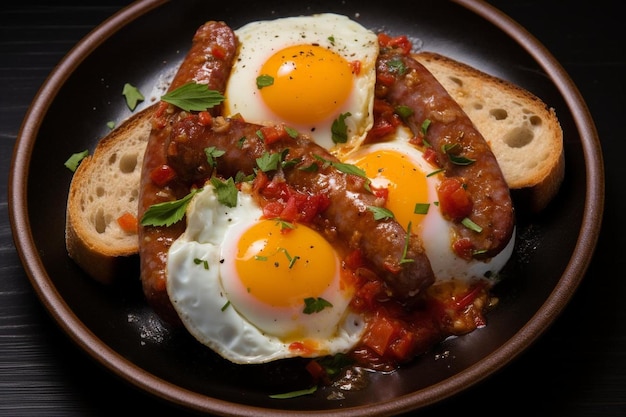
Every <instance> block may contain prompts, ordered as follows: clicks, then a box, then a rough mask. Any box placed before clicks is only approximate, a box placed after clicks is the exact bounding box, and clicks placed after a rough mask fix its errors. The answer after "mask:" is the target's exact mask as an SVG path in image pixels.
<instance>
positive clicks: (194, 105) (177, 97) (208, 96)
mask: <svg viewBox="0 0 626 417" xmlns="http://www.w3.org/2000/svg"><path fill="white" fill-rule="evenodd" d="M161 100H163V101H165V102H167V103H170V104H173V105H175V106H177V107H180V108H181V109H183V110H185V111H205V110H207V109H210V108H212V107H215V106H217V105H218V104H220V103H221V102H222V101H224V96H223V95H222V94H220V92H219V91H215V90H209V87H208V86H207V85H206V84H198V83H194V82H191V83H187V84H184V85H181V86H180V87H178V88H177V89H175V90H172V91H170V92H169V93H167V94H165V95H164V96H162V97H161Z"/></svg>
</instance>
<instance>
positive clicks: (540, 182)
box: [413, 51, 565, 213]
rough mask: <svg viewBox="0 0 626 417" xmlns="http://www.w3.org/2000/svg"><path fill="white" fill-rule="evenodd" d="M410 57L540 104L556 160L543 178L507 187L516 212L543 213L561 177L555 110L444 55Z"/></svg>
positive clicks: (562, 166) (422, 53) (561, 156)
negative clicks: (549, 127)
mask: <svg viewBox="0 0 626 417" xmlns="http://www.w3.org/2000/svg"><path fill="white" fill-rule="evenodd" d="M413 56H414V58H415V59H416V60H418V61H420V62H423V61H424V60H426V61H428V60H438V61H440V62H443V63H444V64H445V65H447V66H449V67H451V68H454V70H455V71H458V72H460V73H464V74H466V75H468V76H471V77H478V78H480V79H483V80H485V82H487V83H491V84H494V85H497V86H499V87H500V88H503V89H505V90H506V91H507V92H508V93H509V94H511V95H512V96H517V97H518V98H520V99H522V100H527V101H528V102H534V103H535V104H538V105H541V106H543V107H544V108H545V110H546V112H547V115H548V117H549V120H547V121H546V122H549V123H552V124H553V125H554V129H555V131H557V132H559V133H560V137H559V138H557V141H556V143H557V144H558V145H559V146H560V149H559V156H558V158H557V161H556V163H554V164H553V165H552V167H551V169H549V170H545V171H544V175H543V176H542V177H541V178H539V179H535V180H534V181H531V182H526V183H522V184H509V186H510V189H511V193H512V194H513V196H514V198H515V200H516V207H517V208H518V209H523V210H529V211H530V212H532V213H538V212H540V211H542V210H544V209H545V208H546V207H547V206H548V204H549V203H550V201H552V200H553V199H554V197H555V196H556V194H557V193H558V190H559V189H560V187H561V184H562V182H563V180H564V178H565V155H564V148H563V131H562V128H561V125H560V122H559V119H558V117H557V115H556V112H555V109H554V108H552V107H549V106H547V105H546V104H545V103H544V102H543V101H542V100H541V99H540V98H539V97H537V96H536V95H534V94H533V93H531V92H530V91H528V90H526V89H523V88H522V87H519V86H518V85H516V84H513V83H511V82H509V81H506V80H504V79H501V78H498V77H496V76H493V75H491V74H488V73H486V72H483V71H481V70H479V69H477V68H475V67H473V66H470V65H468V64H465V63H463V62H460V61H457V60H455V59H453V58H450V57H448V56H446V55H441V54H439V53H436V52H432V51H420V52H417V53H415V54H413ZM433 75H435V78H436V74H433ZM496 159H497V155H496Z"/></svg>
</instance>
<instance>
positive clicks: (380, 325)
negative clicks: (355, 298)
mask: <svg viewBox="0 0 626 417" xmlns="http://www.w3.org/2000/svg"><path fill="white" fill-rule="evenodd" d="M396 331H397V329H396V326H394V324H393V323H392V322H391V321H390V320H388V319H387V318H386V317H382V318H377V319H376V322H375V323H374V324H372V325H371V326H370V328H369V331H368V332H367V333H366V334H365V336H364V337H363V343H364V344H365V346H367V347H368V348H370V349H372V350H373V351H374V352H376V353H377V354H378V355H379V356H383V355H384V354H385V352H386V351H387V348H388V346H389V344H390V343H391V340H392V337H393V336H394V334H395V333H396Z"/></svg>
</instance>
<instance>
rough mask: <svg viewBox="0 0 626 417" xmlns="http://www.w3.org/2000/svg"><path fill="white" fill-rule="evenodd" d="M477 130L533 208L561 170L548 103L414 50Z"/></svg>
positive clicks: (557, 129) (546, 197)
mask: <svg viewBox="0 0 626 417" xmlns="http://www.w3.org/2000/svg"><path fill="white" fill-rule="evenodd" d="M414 57H415V59H417V60H418V61H419V62H421V63H422V64H423V65H424V66H426V68H428V70H429V71H430V72H431V73H432V74H433V75H434V76H435V77H436V78H437V80H438V81H439V82H440V83H441V84H442V85H443V86H444V88H446V90H447V91H448V93H449V94H450V95H451V96H452V97H453V98H454V99H455V100H456V101H457V102H458V103H459V104H460V105H461V107H462V108H463V110H464V111H465V112H466V113H467V115H468V116H469V117H470V119H471V120H472V122H473V123H474V125H475V126H476V127H477V128H478V130H479V131H480V132H481V133H482V134H483V136H484V137H485V139H486V140H487V143H488V144H489V146H490V148H491V150H492V151H493V153H494V154H495V156H496V159H497V160H498V164H499V165H500V168H501V169H502V173H503V174H504V177H505V179H506V181H507V184H508V185H509V187H510V188H511V190H512V192H514V193H516V195H523V198H522V199H519V200H521V203H522V204H523V205H524V206H526V207H527V208H529V209H530V210H532V211H533V212H539V211H541V210H542V209H544V208H545V207H546V206H547V205H548V203H549V202H550V201H551V200H552V199H553V198H554V196H555V195H556V193H557V191H558V189H559V187H560V185H561V182H562V181H563V178H564V175H565V158H564V155H563V132H562V129H561V126H560V124H559V121H558V119H557V116H556V113H555V111H554V109H552V108H550V107H548V106H547V105H546V104H545V103H544V102H543V101H542V100H541V99H539V98H538V97H536V96H535V95H533V94H532V93H530V92H529V91H527V90H524V89H523V88H520V87H518V86H517V85H514V84H512V83H509V82H507V81H505V80H502V79H500V78H496V77H494V76H491V75H489V74H486V73H484V72H482V71H479V70H478V69H476V68H474V67H471V66H469V65H467V64H464V63H461V62H458V61H455V60H453V59H451V58H449V57H446V56H443V55H440V54H437V53H433V52H420V53H417V54H414Z"/></svg>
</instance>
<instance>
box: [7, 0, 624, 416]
mask: <svg viewBox="0 0 626 417" xmlns="http://www.w3.org/2000/svg"><path fill="white" fill-rule="evenodd" d="M490 2H491V3H492V4H493V5H495V6H496V7H498V8H500V9H501V10H502V11H504V12H505V13H506V14H508V15H509V16H511V17H512V18H513V19H514V20H516V21H518V22H519V23H520V24H521V25H522V26H524V27H525V28H526V29H528V30H529V32H531V33H532V34H534V35H535V36H536V37H537V38H538V39H539V41H540V42H542V43H543V44H544V45H545V46H546V47H547V48H548V50H550V51H551V52H552V54H553V55H554V56H555V57H556V58H557V59H558V60H559V61H560V62H561V64H562V65H563V66H564V68H565V70H566V71H567V72H568V73H569V74H570V76H571V77H572V79H573V80H574V82H575V83H576V85H577V86H578V88H579V89H580V92H581V93H582V95H583V97H584V98H585V100H586V102H587V105H588V106H589V108H590V111H591V113H592V115H593V117H594V119H595V122H596V125H597V129H598V133H599V136H600V139H601V142H602V148H603V152H604V156H605V170H606V201H605V207H606V210H605V214H604V223H603V232H602V234H601V236H600V241H599V244H598V247H597V251H596V254H595V256H594V259H593V261H592V263H591V265H590V267H589V269H588V273H587V275H586V277H585V279H584V281H583V282H582V284H581V286H580V287H579V290H578V291H577V293H576V294H575V296H574V298H573V299H572V301H571V303H570V304H569V305H568V307H567V308H566V309H565V311H564V312H563V313H562V315H561V316H560V317H559V318H558V319H557V320H556V322H555V324H554V325H553V326H552V327H551V328H550V329H549V330H548V331H547V332H546V333H545V334H544V336H542V337H541V338H540V339H539V341H538V342H537V343H536V344H534V345H533V346H532V347H531V348H530V349H529V350H528V351H527V352H525V353H524V354H523V355H522V356H521V357H520V358H519V359H518V360H516V361H515V362H514V363H512V364H510V365H509V366H507V367H506V368H505V369H503V370H502V371H501V372H499V373H498V374H496V375H493V376H492V377H490V378H488V380H487V381H485V382H484V383H481V384H480V385H478V386H475V387H473V388H471V389H469V390H467V391H466V392H463V393H462V394H460V395H458V396H456V397H453V398H451V399H449V400H446V401H444V402H442V403H440V404H437V405H436V406H434V407H432V408H431V409H428V410H425V411H424V415H433V416H435V415H437V416H440V415H446V416H452V415H461V414H460V413H463V412H466V411H469V410H472V411H473V412H474V414H476V413H477V414H478V415H482V416H503V415H549V416H568V417H572V416H602V417H607V416H626V302H625V301H624V300H625V296H626V272H625V271H626V254H625V253H624V252H625V250H626V238H625V237H624V236H625V235H626V226H625V223H626V220H625V216H624V214H625V213H626V198H625V197H624V195H623V194H624V191H625V188H624V186H623V185H619V184H621V181H622V180H623V179H624V178H626V163H625V162H624V158H625V156H626V133H625V131H626V129H624V126H623V125H622V122H623V121H624V120H625V116H624V110H626V106H625V105H624V102H625V101H626V93H625V88H624V84H625V82H624V77H625V76H626V57H625V50H626V48H625V47H624V43H625V41H626V37H625V36H624V28H623V25H624V21H623V17H622V15H621V13H618V11H617V4H616V3H617V2H616V1H608V0H597V1H593V2H576V3H581V4H575V3H574V2H564V1H559V0H491V1H490ZM51 3H52V2H48V1H46V0H40V1H30V0H20V1H6V2H3V4H2V6H0V177H1V180H0V415H2V416H13V417H14V416H44V415H46V416H48V415H55V416H109V415H112V414H114V413H118V412H120V411H121V410H124V409H125V408H126V407H128V405H129V404H134V405H138V406H140V407H141V409H142V411H144V412H145V414H146V415H149V414H150V413H158V414H159V415H166V414H165V413H176V415H181V414H184V413H181V410H178V409H177V408H175V407H173V406H170V405H168V404H163V403H161V402H160V401H159V400H156V399H154V398H153V397H151V396H149V395H148V394H145V393H143V392H140V391H138V390H136V389H135V388H134V387H131V386H128V385H126V384H125V383H124V382H121V381H120V379H119V378H117V377H116V376H114V375H112V374H111V373H110V372H109V371H107V370H104V369H102V368H101V367H100V366H99V365H98V364H96V363H95V362H94V361H93V360H92V359H91V358H89V357H87V356H86V355H85V354H84V353H83V352H82V351H81V350H80V349H79V348H78V347H77V346H76V345H75V344H74V343H73V342H72V341H71V340H70V339H69V338H68V337H67V336H66V335H65V334H64V333H63V332H62V331H61V330H60V329H59V327H58V326H57V325H56V323H54V322H53V321H52V319H51V318H50V317H49V315H48V313H47V311H46V310H45V309H44V307H43V306H42V304H41V303H40V302H39V300H38V298H37V296H36V295H35V292H34V291H33V289H32V287H31V285H30V283H29V281H28V278H27V276H26V274H25V272H24V269H23V268H22V266H21V264H20V259H19V257H18V254H17V252H16V250H15V247H14V245H13V239H12V235H11V228H10V225H9V216H8V190H7V183H8V176H9V168H10V163H11V155H12V150H13V145H14V143H15V140H16V137H17V134H18V131H19V128H20V124H21V121H22V119H23V117H24V115H25V113H26V111H27V108H28V105H29V103H30V102H31V100H32V99H33V97H34V96H35V94H36V93H37V90H38V88H39V87H40V86H41V85H42V83H43V82H44V80H45V78H46V76H47V75H48V74H49V73H50V71H51V70H52V69H53V67H54V65H55V64H57V63H58V62H59V60H61V58H62V57H63V56H64V55H65V54H66V53H67V52H68V51H69V50H70V48H71V47H72V46H73V45H74V44H75V43H76V42H77V41H79V40H80V39H81V38H82V37H83V36H85V35H86V34H87V33H88V32H89V31H90V30H91V29H93V28H94V27H95V26H96V25H98V24H99V23H101V22H102V21H103V20H104V19H106V18H107V17H109V16H110V15H112V14H113V13H115V12H116V11H117V10H119V9H120V8H121V7H123V6H125V5H127V4H129V3H130V1H128V0H127V1H124V0H94V1H90V2H85V1H71V0H59V1H56V2H54V3H55V4H54V5H52V4H51ZM416 4H417V2H416ZM416 7H418V6H416ZM420 415H421V414H420Z"/></svg>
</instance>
